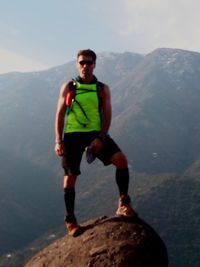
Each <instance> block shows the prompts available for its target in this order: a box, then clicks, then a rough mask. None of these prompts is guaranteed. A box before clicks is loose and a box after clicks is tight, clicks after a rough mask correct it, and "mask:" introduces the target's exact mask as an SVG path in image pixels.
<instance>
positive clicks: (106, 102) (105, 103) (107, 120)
mask: <svg viewBox="0 0 200 267" xmlns="http://www.w3.org/2000/svg"><path fill="white" fill-rule="evenodd" d="M102 113H103V114H102V127H101V131H100V133H99V138H100V139H102V140H103V139H104V138H105V136H106V134H107V133H108V130H109V128H110V124H111V117H112V106H111V94H110V89H109V87H108V85H106V84H105V85H104V89H103V96H102Z"/></svg>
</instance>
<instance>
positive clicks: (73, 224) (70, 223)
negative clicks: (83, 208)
mask: <svg viewBox="0 0 200 267" xmlns="http://www.w3.org/2000/svg"><path fill="white" fill-rule="evenodd" d="M65 225H66V228H67V230H68V235H70V236H73V237H76V236H78V235H79V234H80V231H81V227H80V225H78V223H77V221H76V217H75V216H74V214H69V215H66V217H65Z"/></svg>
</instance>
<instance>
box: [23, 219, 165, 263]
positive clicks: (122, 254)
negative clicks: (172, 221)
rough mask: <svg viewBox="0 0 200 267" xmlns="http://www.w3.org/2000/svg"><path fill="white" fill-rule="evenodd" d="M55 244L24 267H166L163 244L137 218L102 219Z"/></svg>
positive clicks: (150, 229)
mask: <svg viewBox="0 0 200 267" xmlns="http://www.w3.org/2000/svg"><path fill="white" fill-rule="evenodd" d="M83 226H84V232H83V233H82V235H80V236H78V237H76V238H74V237H70V236H68V235H66V236H64V237H63V238H61V239H59V240H57V241H56V242H54V243H53V244H51V245H50V246H48V247H47V248H45V249H44V250H42V251H41V252H39V253H38V254H37V255H36V256H34V257H33V258H32V259H31V260H30V261H29V262H28V263H27V264H26V266H25V267H112V266H113V267H167V266H168V256H167V250H166V247H165V244H164V243H163V241H162V240H161V238H160V237H159V236H158V234H157V233H156V232H155V231H154V230H153V229H152V228H151V227H150V226H149V225H148V224H146V223H145V222H144V221H142V220H141V219H140V218H136V219H127V218H119V217H106V216H104V217H101V218H98V219H96V220H92V221H89V222H87V223H85V224H84V225H83Z"/></svg>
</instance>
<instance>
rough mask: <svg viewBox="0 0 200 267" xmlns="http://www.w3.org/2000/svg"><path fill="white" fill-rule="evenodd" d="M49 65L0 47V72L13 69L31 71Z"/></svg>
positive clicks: (45, 67)
mask: <svg viewBox="0 0 200 267" xmlns="http://www.w3.org/2000/svg"><path fill="white" fill-rule="evenodd" d="M49 67H50V66H47V65H45V64H42V63H40V62H37V61H35V60H32V59H30V58H27V57H25V56H23V55H20V54H17V53H15V52H12V51H9V50H6V49H1V48H0V73H7V72H11V71H19V72H30V71H38V70H44V69H47V68H49Z"/></svg>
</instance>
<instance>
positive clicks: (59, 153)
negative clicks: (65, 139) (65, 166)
mask: <svg viewBox="0 0 200 267" xmlns="http://www.w3.org/2000/svg"><path fill="white" fill-rule="evenodd" d="M63 151H64V148H63V143H56V144H55V153H56V155H57V156H59V157H61V156H63Z"/></svg>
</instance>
